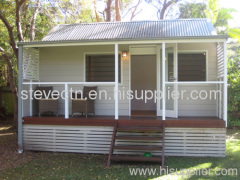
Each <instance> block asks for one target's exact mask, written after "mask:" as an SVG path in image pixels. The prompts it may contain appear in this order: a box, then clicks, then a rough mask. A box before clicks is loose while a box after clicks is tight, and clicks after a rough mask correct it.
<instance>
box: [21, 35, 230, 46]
mask: <svg viewBox="0 0 240 180" xmlns="http://www.w3.org/2000/svg"><path fill="white" fill-rule="evenodd" d="M227 38H228V35H214V36H185V37H184V36H181V37H161V38H138V39H131V38H129V39H117V38H116V39H88V40H64V41H34V42H18V45H47V44H52V45H53V44H72V43H100V42H112V43H117V42H129V41H136V42H137V41H161V40H170V41H173V40H188V39H189V40H193V39H195V40H204V39H213V40H217V39H219V40H226V39H227Z"/></svg>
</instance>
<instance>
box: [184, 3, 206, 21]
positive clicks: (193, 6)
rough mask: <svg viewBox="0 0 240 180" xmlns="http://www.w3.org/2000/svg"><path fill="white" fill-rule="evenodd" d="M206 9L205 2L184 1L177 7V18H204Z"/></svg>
mask: <svg viewBox="0 0 240 180" xmlns="http://www.w3.org/2000/svg"><path fill="white" fill-rule="evenodd" d="M206 9H207V5H206V4H205V3H184V4H181V5H180V7H179V11H180V15H179V18H180V19H188V18H206V17H207V14H206Z"/></svg>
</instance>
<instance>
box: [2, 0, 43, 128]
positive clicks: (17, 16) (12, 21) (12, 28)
mask: <svg viewBox="0 0 240 180" xmlns="http://www.w3.org/2000/svg"><path fill="white" fill-rule="evenodd" d="M30 3H31V5H35V8H31V11H33V15H31V16H29V14H30V12H31V11H30V10H29V5H30ZM39 3H40V2H39V0H38V1H37V2H35V3H32V2H30V1H27V0H15V1H13V0H9V1H1V2H0V20H1V25H3V26H1V29H0V31H1V32H3V37H4V38H5V39H1V41H0V56H1V59H3V60H4V61H5V63H6V65H7V67H8V78H9V82H10V87H11V91H12V94H13V101H14V119H13V128H16V127H17V115H18V114H17V112H18V93H17V85H16V84H17V83H16V72H17V64H18V63H17V62H18V47H17V41H24V39H25V38H24V33H23V28H22V27H25V28H26V27H28V25H27V24H26V23H27V21H26V20H25V21H22V17H25V18H26V19H28V18H31V21H30V25H29V27H30V33H26V34H28V37H30V39H31V40H34V38H35V23H36V17H37V14H38V9H39ZM6 32H7V33H6Z"/></svg>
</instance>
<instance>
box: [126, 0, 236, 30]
mask: <svg viewBox="0 0 240 180" xmlns="http://www.w3.org/2000/svg"><path fill="white" fill-rule="evenodd" d="M136 1H137V0H136ZM143 1H144V0H143ZM185 1H189V2H193V0H185ZM195 2H206V0H195ZM219 3H220V7H225V8H234V9H235V10H236V11H237V12H234V13H233V14H232V15H233V17H234V19H233V20H230V21H229V26H230V27H240V0H219ZM139 9H142V12H141V13H140V14H139V15H137V16H136V17H135V18H134V20H157V17H156V11H154V8H153V6H151V5H149V4H147V3H146V2H143V3H142V4H141V7H139ZM124 20H125V21H128V20H129V19H127V18H126V19H124Z"/></svg>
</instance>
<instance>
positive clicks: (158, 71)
mask: <svg viewBox="0 0 240 180" xmlns="http://www.w3.org/2000/svg"><path fill="white" fill-rule="evenodd" d="M160 50H161V47H160V45H158V46H157V60H156V61H157V63H156V64H157V67H156V69H157V78H156V79H157V91H160V90H161V83H160V82H161V74H160V72H161V69H160V64H161V57H160V56H161V55H160ZM160 106H161V101H160V98H157V116H160V110H161V108H160Z"/></svg>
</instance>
